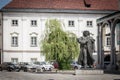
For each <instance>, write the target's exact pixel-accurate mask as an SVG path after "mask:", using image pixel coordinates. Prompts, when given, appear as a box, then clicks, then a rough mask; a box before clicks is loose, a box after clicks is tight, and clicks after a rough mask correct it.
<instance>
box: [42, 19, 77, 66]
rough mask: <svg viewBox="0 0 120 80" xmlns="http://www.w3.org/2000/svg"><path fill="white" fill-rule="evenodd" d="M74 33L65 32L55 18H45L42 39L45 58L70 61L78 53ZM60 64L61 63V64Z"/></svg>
mask: <svg viewBox="0 0 120 80" xmlns="http://www.w3.org/2000/svg"><path fill="white" fill-rule="evenodd" d="M76 39H77V38H76V35H75V34H73V33H70V32H65V31H64V30H63V29H62V25H61V23H60V21H58V20H57V19H51V20H47V22H46V32H45V37H44V39H43V40H42V51H43V54H44V55H45V57H46V60H57V61H58V62H60V63H61V61H62V62H65V63H67V62H70V60H73V59H75V57H76V56H78V54H79V46H78V43H77V40H76ZM61 65H62V64H61Z"/></svg>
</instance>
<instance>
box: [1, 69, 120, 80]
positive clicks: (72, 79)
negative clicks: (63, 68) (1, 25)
mask: <svg viewBox="0 0 120 80" xmlns="http://www.w3.org/2000/svg"><path fill="white" fill-rule="evenodd" d="M0 80H120V75H115V74H103V75H72V74H64V73H30V72H6V71H3V72H0Z"/></svg>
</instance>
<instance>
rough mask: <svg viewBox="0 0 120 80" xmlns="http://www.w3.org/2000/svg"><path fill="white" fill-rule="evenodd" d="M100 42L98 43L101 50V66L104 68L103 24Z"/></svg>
mask: <svg viewBox="0 0 120 80" xmlns="http://www.w3.org/2000/svg"><path fill="white" fill-rule="evenodd" d="M100 35H101V36H100V37H101V39H100V41H101V43H100V45H101V46H100V50H101V68H104V48H103V26H101V34H100Z"/></svg>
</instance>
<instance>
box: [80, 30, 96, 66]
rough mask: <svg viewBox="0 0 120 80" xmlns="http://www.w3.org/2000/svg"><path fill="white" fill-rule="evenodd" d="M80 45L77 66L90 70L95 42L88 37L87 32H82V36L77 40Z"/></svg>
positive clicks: (88, 33)
mask: <svg viewBox="0 0 120 80" xmlns="http://www.w3.org/2000/svg"><path fill="white" fill-rule="evenodd" d="M78 42H79V44H80V54H79V57H78V64H80V65H82V67H83V68H88V67H89V68H92V67H93V63H94V59H93V52H94V51H95V45H94V44H95V40H94V39H93V37H91V36H90V32H89V31H84V32H83V36H82V37H80V38H78Z"/></svg>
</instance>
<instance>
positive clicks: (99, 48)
mask: <svg viewBox="0 0 120 80" xmlns="http://www.w3.org/2000/svg"><path fill="white" fill-rule="evenodd" d="M97 26H98V32H97V34H98V36H97V58H98V62H97V68H101V35H100V33H101V32H100V24H98V25H97Z"/></svg>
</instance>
